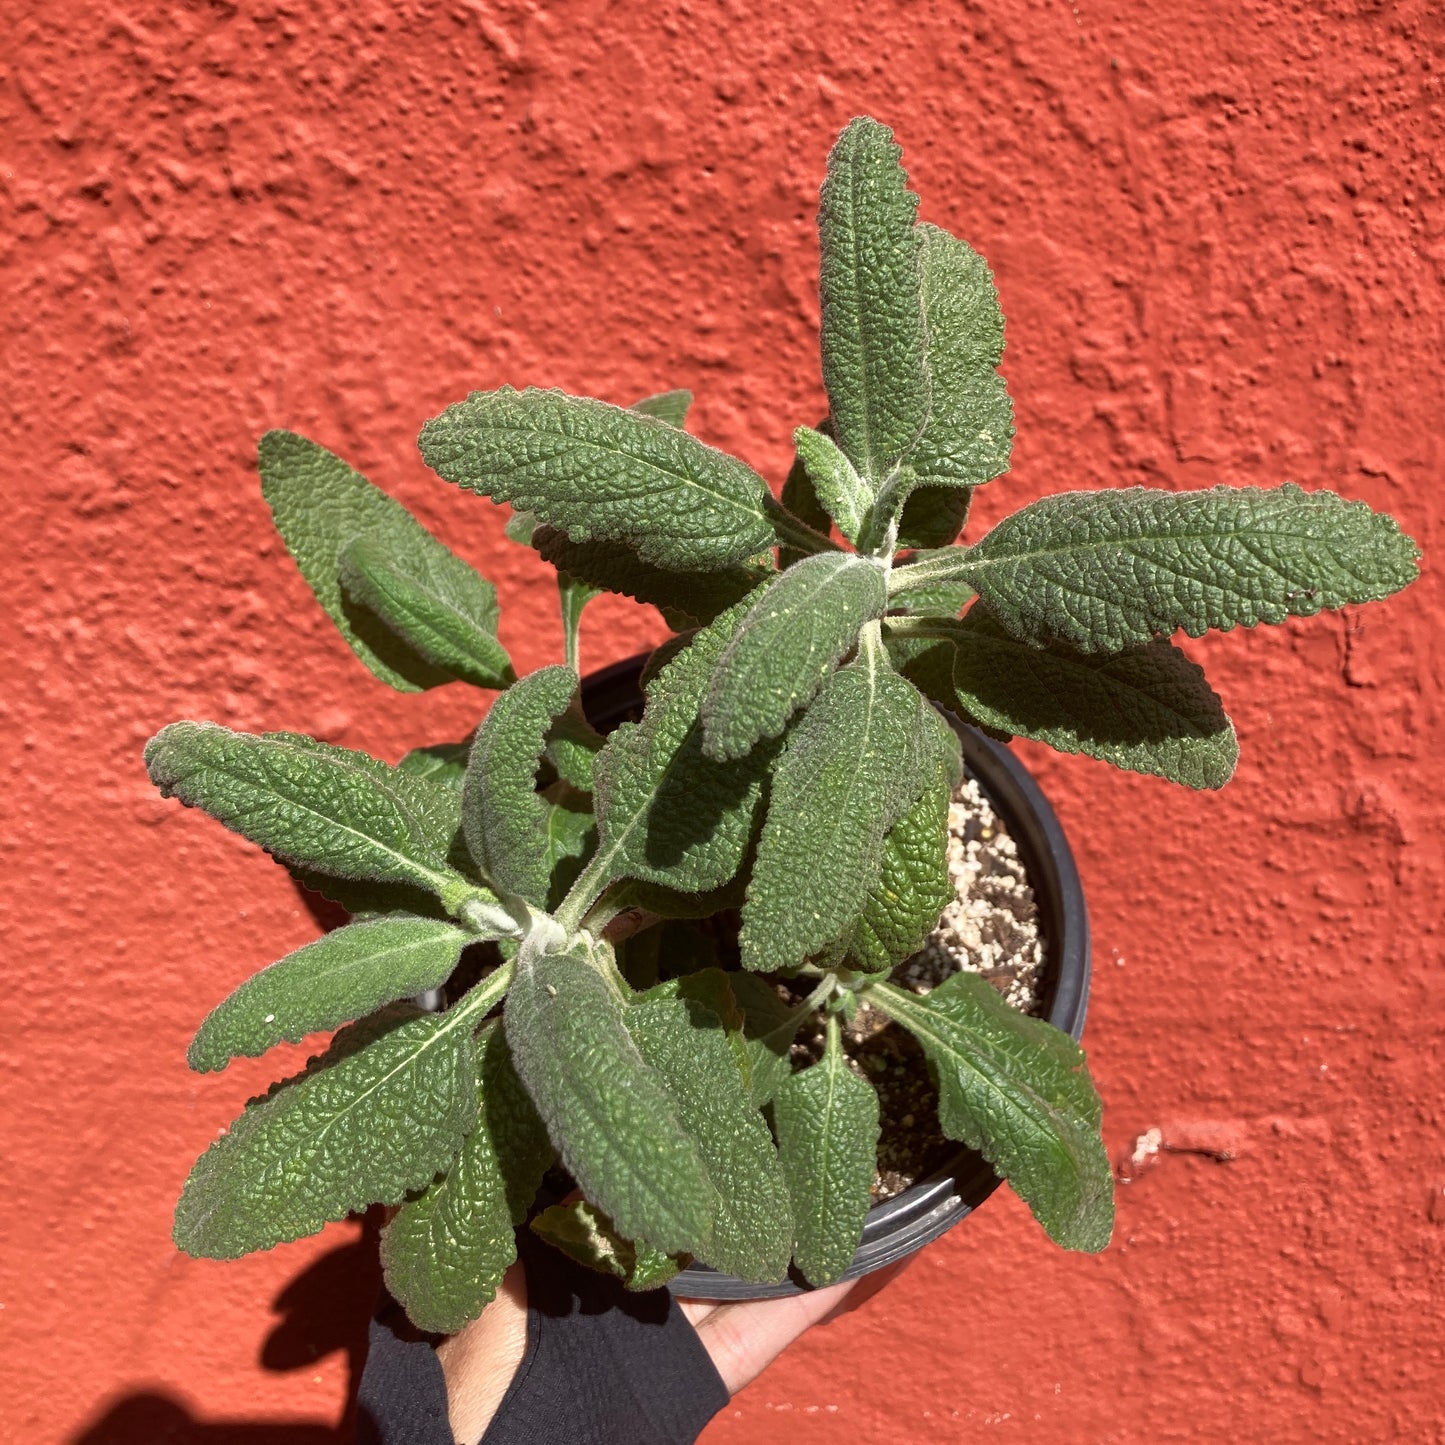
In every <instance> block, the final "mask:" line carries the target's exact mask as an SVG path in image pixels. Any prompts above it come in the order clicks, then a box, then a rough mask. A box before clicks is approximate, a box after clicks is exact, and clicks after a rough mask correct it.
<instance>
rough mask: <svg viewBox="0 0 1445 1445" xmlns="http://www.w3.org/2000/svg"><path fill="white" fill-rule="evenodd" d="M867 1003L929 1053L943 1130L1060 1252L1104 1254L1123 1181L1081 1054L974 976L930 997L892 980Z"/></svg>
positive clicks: (873, 989)
mask: <svg viewBox="0 0 1445 1445" xmlns="http://www.w3.org/2000/svg"><path fill="white" fill-rule="evenodd" d="M867 997H868V998H869V1000H870V1001H871V1002H872V1003H874V1004H876V1005H877V1006H878V1007H879V1008H880V1009H882V1010H883V1011H884V1012H885V1013H886V1014H888V1015H889V1016H890V1017H891V1018H894V1019H896V1020H897V1021H898V1022H899V1023H901V1024H902V1025H903V1026H904V1027H905V1028H906V1029H908V1031H909V1032H910V1033H912V1034H913V1035H914V1036H915V1037H916V1038H917V1039H918V1041H919V1043H920V1044H922V1045H923V1051H924V1053H925V1054H926V1055H927V1056H928V1059H929V1062H930V1064H931V1065H932V1066H933V1069H934V1072H935V1073H936V1075H937V1078H938V1095H939V1099H938V1117H939V1122H940V1123H941V1124H942V1126H943V1132H944V1133H945V1134H946V1135H947V1136H948V1137H949V1138H950V1139H958V1140H960V1141H962V1142H963V1143H965V1144H967V1145H968V1146H969V1148H970V1149H977V1150H978V1152H979V1153H980V1154H982V1155H983V1157H984V1158H985V1159H987V1160H988V1161H989V1163H990V1164H992V1165H993V1166H994V1168H995V1169H997V1170H998V1172H999V1173H1000V1174H1002V1175H1003V1176H1004V1178H1005V1179H1007V1180H1008V1182H1009V1184H1010V1185H1011V1186H1012V1188H1013V1190H1014V1192H1015V1193H1016V1194H1018V1195H1019V1197H1020V1198H1022V1199H1023V1200H1024V1202H1025V1203H1026V1204H1027V1205H1028V1206H1029V1208H1030V1209H1031V1210H1033V1213H1034V1217H1035V1218H1036V1219H1037V1220H1038V1221H1039V1223H1040V1224H1042V1225H1043V1227H1044V1229H1045V1230H1047V1231H1048V1235H1049V1238H1050V1239H1052V1240H1053V1241H1054V1242H1055V1243H1056V1244H1061V1245H1063V1246H1064V1248H1065V1249H1079V1250H1085V1251H1087V1252H1089V1253H1096V1252H1097V1251H1099V1250H1101V1249H1103V1248H1104V1246H1105V1245H1106V1244H1108V1242H1109V1235H1110V1233H1111V1231H1112V1229H1113V1225H1114V1191H1113V1183H1114V1181H1113V1175H1112V1173H1111V1171H1110V1168H1109V1156H1108V1155H1107V1154H1106V1153H1105V1151H1104V1144H1103V1141H1102V1140H1101V1139H1100V1137H1099V1119H1100V1117H1101V1114H1102V1106H1101V1105H1100V1103H1099V1096H1098V1095H1097V1094H1096V1093H1095V1092H1094V1086H1093V1083H1092V1082H1091V1080H1090V1079H1089V1074H1088V1070H1087V1069H1086V1068H1085V1066H1084V1053H1083V1050H1082V1049H1080V1048H1079V1046H1078V1045H1077V1044H1076V1043H1075V1042H1074V1041H1073V1040H1072V1039H1071V1038H1070V1037H1069V1036H1068V1035H1067V1034H1065V1033H1063V1032H1061V1031H1060V1030H1059V1029H1056V1028H1054V1027H1053V1025H1052V1024H1047V1023H1044V1022H1043V1021H1042V1020H1041V1019H1034V1018H1029V1017H1027V1016H1026V1015H1024V1014H1021V1013H1019V1012H1017V1011H1016V1010H1015V1009H1012V1008H1010V1007H1009V1006H1008V1004H1007V1003H1005V1002H1004V1000H1003V999H1002V997H1000V995H999V993H998V991H997V990H996V989H995V988H994V987H993V985H992V984H990V983H988V982H987V981H986V980H985V979H983V978H980V977H979V976H978V975H977V974H974V973H956V974H953V975H952V976H951V977H949V978H947V979H945V980H944V982H943V983H942V984H940V985H939V986H938V987H937V988H936V989H934V990H933V992H932V993H930V994H929V995H927V997H925V998H920V997H918V995H916V994H912V993H909V992H908V991H907V990H906V989H901V988H897V987H895V986H894V985H892V984H886V983H880V984H873V985H870V987H869V988H868V990H867Z"/></svg>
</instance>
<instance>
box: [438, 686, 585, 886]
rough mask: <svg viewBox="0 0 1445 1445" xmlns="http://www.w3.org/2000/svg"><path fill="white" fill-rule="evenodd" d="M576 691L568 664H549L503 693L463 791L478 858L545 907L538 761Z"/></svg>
mask: <svg viewBox="0 0 1445 1445" xmlns="http://www.w3.org/2000/svg"><path fill="white" fill-rule="evenodd" d="M576 690H577V674H576V673H575V672H573V671H572V669H571V668H570V667H544V668H543V669H541V671H539V672H534V673H531V674H529V675H528V676H527V677H524V678H523V679H522V680H521V682H518V683H516V684H514V685H513V686H512V687H510V688H508V689H507V691H506V692H504V693H502V694H501V696H500V697H498V698H497V700H496V701H495V702H494V703H493V704H492V708H491V711H490V712H489V713H488V714H487V716H486V718H485V719H484V720H483V722H482V725H481V726H480V727H479V728H478V729H477V736H476V740H475V741H474V742H473V743H472V751H471V756H470V758H469V760H468V762H467V777H466V784H465V786H464V788H463V791H462V827H463V828H464V829H465V831H466V836H467V846H468V847H469V848H470V849H471V853H472V857H473V858H475V859H476V860H477V865H478V866H479V867H480V868H481V870H482V872H483V873H484V874H485V875H486V877H487V878H488V879H489V880H490V881H491V882H492V884H493V885H494V886H495V887H496V888H498V889H499V890H500V891H502V892H504V893H512V894H517V895H518V896H520V897H522V898H525V899H526V900H527V902H528V903H532V904H535V905H536V906H537V907H539V908H540V907H544V906H545V905H546V901H547V885H548V882H549V881H550V877H551V870H550V868H549V866H548V863H547V858H546V854H545V851H544V848H543V835H544V833H545V831H546V828H547V822H548V815H547V806H546V804H545V803H544V802H543V801H542V799H541V798H540V797H538V796H537V790H536V785H537V765H538V763H539V762H540V761H541V757H542V749H543V746H544V744H545V740H546V737H547V733H548V731H549V729H550V728H551V726H552V720H553V719H554V718H556V717H558V716H560V715H561V714H562V713H564V712H565V711H566V710H567V707H568V705H569V704H570V703H571V701H572V696H573V694H574V693H575V692H576Z"/></svg>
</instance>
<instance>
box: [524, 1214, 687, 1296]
mask: <svg viewBox="0 0 1445 1445" xmlns="http://www.w3.org/2000/svg"><path fill="white" fill-rule="evenodd" d="M529 1227H530V1228H531V1230H532V1232H533V1233H534V1234H535V1235H537V1237H538V1238H539V1239H545V1240H546V1241H547V1243H548V1244H550V1245H551V1246H552V1247H553V1248H554V1249H560V1250H561V1251H562V1253H563V1254H565V1255H566V1256H567V1257H568V1258H569V1259H574V1260H576V1261H577V1263H578V1264H580V1265H583V1266H585V1267H586V1268H587V1269H595V1270H596V1271H597V1272H598V1273H599V1274H611V1275H615V1276H616V1277H617V1278H618V1279H620V1280H621V1281H622V1283H623V1285H624V1286H625V1287H626V1288H627V1289H630V1290H645V1289H657V1288H659V1286H661V1285H664V1284H666V1283H667V1281H668V1280H670V1279H671V1278H672V1277H673V1276H674V1275H675V1274H677V1273H678V1271H679V1270H680V1269H681V1268H682V1266H681V1265H680V1264H679V1263H678V1261H677V1260H675V1259H674V1258H673V1257H672V1256H671V1255H670V1254H663V1253H662V1251H661V1250H656V1249H653V1248H652V1246H651V1245H649V1244H645V1243H634V1242H633V1241H632V1240H630V1239H624V1238H623V1237H622V1235H620V1234H619V1233H618V1232H617V1230H616V1228H615V1226H614V1225H613V1223H612V1221H611V1220H610V1219H608V1217H607V1216H606V1215H605V1214H604V1213H603V1212H602V1211H601V1210H600V1209H598V1208H597V1206H596V1205H595V1204H589V1203H588V1202H587V1201H586V1200H585V1199H573V1200H571V1201H570V1202H569V1203H567V1204H554V1205H552V1206H551V1207H550V1208H548V1209H544V1210H543V1211H542V1212H541V1213H540V1214H539V1215H538V1216H537V1217H536V1218H535V1219H534V1220H532V1222H531V1225H530V1226H529Z"/></svg>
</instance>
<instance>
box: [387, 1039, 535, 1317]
mask: <svg viewBox="0 0 1445 1445" xmlns="http://www.w3.org/2000/svg"><path fill="white" fill-rule="evenodd" d="M477 1070H478V1075H479V1078H480V1086H481V1087H480V1097H479V1103H478V1108H477V1121H476V1125H475V1127H474V1128H473V1129H472V1131H471V1133H470V1134H468V1135H467V1137H466V1141H465V1142H464V1143H463V1144H462V1147H461V1150H460V1151H459V1152H458V1154H457V1157H456V1158H455V1159H454V1160H453V1161H452V1163H451V1165H450V1167H449V1168H448V1169H447V1170H446V1172H445V1173H444V1174H441V1175H439V1176H438V1177H437V1178H436V1179H434V1180H433V1181H432V1183H431V1184H430V1185H428V1186H427V1188H426V1189H424V1190H422V1192H421V1193H419V1194H417V1195H414V1196H413V1197H412V1198H410V1199H408V1200H407V1201H406V1203H404V1204H403V1205H402V1206H401V1208H400V1209H399V1210H397V1212H396V1215H395V1217H394V1218H393V1219H392V1221H391V1223H390V1224H388V1225H387V1226H386V1228H385V1229H383V1230H382V1232H381V1265H382V1269H383V1271H384V1272H385V1275H386V1285H387V1288H388V1289H389V1290H390V1291H391V1293H392V1295H393V1296H394V1297H395V1298H396V1299H398V1300H400V1301H401V1303H402V1304H403V1305H404V1306H405V1307H406V1312H407V1314H408V1315H409V1316H410V1318H411V1322H412V1324H414V1325H415V1326H416V1327H417V1328H418V1329H420V1330H431V1331H434V1332H435V1333H437V1334H455V1333H456V1331H458V1330H459V1329H461V1327H462V1326H463V1325H464V1324H466V1322H467V1321H468V1320H473V1319H476V1317H477V1316H478V1315H479V1314H481V1312H482V1310H483V1308H484V1307H485V1306H486V1305H487V1304H489V1303H490V1302H491V1300H492V1299H493V1297H494V1296H495V1295H496V1292H497V1286H498V1284H499V1283H500V1282H501V1278H502V1275H503V1274H504V1273H505V1272H506V1269H507V1266H508V1265H510V1264H511V1263H512V1261H513V1260H514V1259H515V1258H516V1256H517V1246H516V1237H515V1235H514V1234H513V1229H514V1227H515V1226H516V1225H518V1224H521V1222H522V1221H523V1220H524V1219H525V1218H526V1217H527V1211H528V1209H529V1208H530V1207H531V1204H532V1200H533V1198H534V1197H535V1195H536V1193H537V1188H538V1186H539V1185H540V1184H541V1182H542V1175H543V1173H544V1172H545V1171H546V1169H547V1166H548V1164H549V1163H550V1162H551V1160H552V1146H551V1143H550V1142H549V1140H548V1138H547V1131H546V1129H544V1128H543V1127H542V1121H541V1120H540V1119H539V1118H538V1117H537V1112H536V1110H535V1109H534V1108H533V1107H532V1101H531V1099H529V1098H528V1097H527V1093H526V1090H525V1089H523V1088H522V1085H521V1081H520V1080H519V1079H518V1078H517V1076H516V1074H515V1073H514V1072H513V1070H512V1064H511V1055H510V1053H509V1052H508V1049H507V1041H506V1038H505V1036H504V1034H503V1031H502V1028H501V1026H500V1025H499V1024H491V1025H489V1026H488V1028H487V1031H486V1032H485V1033H483V1034H482V1036H481V1037H480V1038H479V1039H478V1041H477Z"/></svg>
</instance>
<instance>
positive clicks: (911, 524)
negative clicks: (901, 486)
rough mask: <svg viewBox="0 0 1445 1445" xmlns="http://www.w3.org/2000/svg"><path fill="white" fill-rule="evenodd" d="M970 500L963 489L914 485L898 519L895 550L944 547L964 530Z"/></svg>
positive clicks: (970, 494) (971, 496) (969, 493)
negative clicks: (896, 547) (896, 546)
mask: <svg viewBox="0 0 1445 1445" xmlns="http://www.w3.org/2000/svg"><path fill="white" fill-rule="evenodd" d="M972 499H973V493H972V492H971V491H970V490H968V489H967V488H964V487H950V486H929V485H926V484H915V485H914V487H913V489H912V490H911V491H910V492H909V493H908V500H907V501H906V502H904V504H903V511H902V513H901V514H900V516H899V518H898V537H897V545H898V547H899V548H900V549H902V548H906V547H947V546H948V545H949V543H951V542H952V541H953V540H954V538H956V537H957V536H958V534H959V533H960V532H961V531H963V524H964V523H965V522H966V521H967V520H968V508H969V503H970V502H971V501H972ZM970 590H971V589H970Z"/></svg>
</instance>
